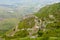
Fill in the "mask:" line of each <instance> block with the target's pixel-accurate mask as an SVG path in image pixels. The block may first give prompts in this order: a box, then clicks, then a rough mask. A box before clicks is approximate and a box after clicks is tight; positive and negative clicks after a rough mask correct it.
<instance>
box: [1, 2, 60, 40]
mask: <svg viewBox="0 0 60 40" xmlns="http://www.w3.org/2000/svg"><path fill="white" fill-rule="evenodd" d="M34 15H35V16H37V17H38V19H41V20H43V21H44V22H46V23H45V25H46V27H45V31H43V30H41V29H39V30H38V32H37V34H38V37H37V38H30V37H29V31H27V29H28V28H32V27H34V25H35V21H34V17H28V18H26V19H24V20H22V21H20V23H19V24H18V31H17V32H16V33H15V35H14V36H6V35H4V36H3V37H2V38H4V39H5V40H60V3H55V4H52V5H47V6H45V7H43V8H41V9H40V10H39V11H38V12H37V13H35V14H34ZM5 22H6V21H5ZM12 22H13V23H11V24H13V25H11V26H14V24H15V23H14V22H15V21H12ZM48 22H51V23H48ZM8 23H10V22H6V24H4V25H3V26H5V25H7V24H8ZM8 25H10V24H8ZM8 25H7V26H8ZM7 26H6V28H7ZM22 29H23V30H22Z"/></svg>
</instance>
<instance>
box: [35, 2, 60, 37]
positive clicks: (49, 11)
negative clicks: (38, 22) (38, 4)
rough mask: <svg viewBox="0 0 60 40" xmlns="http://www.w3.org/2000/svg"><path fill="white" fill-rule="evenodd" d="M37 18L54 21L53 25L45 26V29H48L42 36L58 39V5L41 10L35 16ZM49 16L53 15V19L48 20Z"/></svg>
mask: <svg viewBox="0 0 60 40" xmlns="http://www.w3.org/2000/svg"><path fill="white" fill-rule="evenodd" d="M35 15H36V16H37V17H39V18H42V19H43V18H45V21H47V22H48V21H54V20H56V21H55V22H54V23H50V24H48V25H47V26H46V29H49V30H47V31H46V32H45V34H43V36H53V37H60V35H59V34H60V3H56V4H53V5H48V6H45V7H43V8H41V10H39V11H38V12H37V13H36V14H35ZM49 15H53V16H54V17H55V19H52V20H51V18H49Z"/></svg>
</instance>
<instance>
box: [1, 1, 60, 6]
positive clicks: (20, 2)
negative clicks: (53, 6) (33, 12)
mask: <svg viewBox="0 0 60 40" xmlns="http://www.w3.org/2000/svg"><path fill="white" fill-rule="evenodd" d="M56 2H60V0H0V4H7V5H22V6H33V5H40V6H42V5H47V4H49V3H56Z"/></svg>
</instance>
